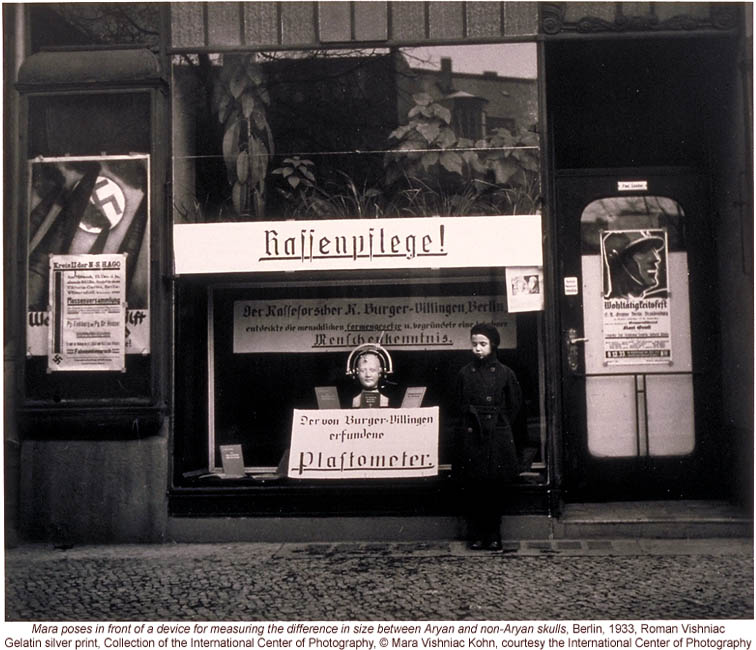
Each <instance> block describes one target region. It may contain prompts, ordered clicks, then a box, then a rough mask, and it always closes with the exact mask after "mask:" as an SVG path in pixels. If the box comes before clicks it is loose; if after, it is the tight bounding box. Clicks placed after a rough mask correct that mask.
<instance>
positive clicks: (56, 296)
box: [48, 254, 126, 371]
mask: <svg viewBox="0 0 756 650" xmlns="http://www.w3.org/2000/svg"><path fill="white" fill-rule="evenodd" d="M50 297H51V300H52V311H51V320H52V326H51V327H50V328H49V332H50V345H49V350H50V353H49V355H48V369H49V370H50V371H59V370H118V371H123V370H125V356H124V355H125V349H126V348H125V340H124V339H125V336H124V333H125V302H126V256H125V255H122V254H113V255H51V256H50Z"/></svg>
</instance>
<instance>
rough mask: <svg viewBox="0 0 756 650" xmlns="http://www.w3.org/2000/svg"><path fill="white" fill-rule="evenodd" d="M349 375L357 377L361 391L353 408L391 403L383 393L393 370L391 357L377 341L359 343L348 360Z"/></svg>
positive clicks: (355, 398)
mask: <svg viewBox="0 0 756 650" xmlns="http://www.w3.org/2000/svg"><path fill="white" fill-rule="evenodd" d="M346 372H347V375H350V376H352V377H354V378H355V379H357V381H358V382H359V383H360V387H361V391H360V393H359V394H358V395H356V396H355V397H354V399H353V400H352V407H353V408H375V407H386V406H388V405H389V403H388V397H386V396H385V395H384V394H383V393H381V385H382V383H383V381H384V379H385V378H386V375H389V374H391V373H392V372H393V364H392V362H391V357H390V356H389V353H388V352H387V351H386V349H385V348H383V347H382V346H380V345H378V344H377V343H363V344H362V345H358V346H357V347H356V348H355V349H354V350H352V353H351V354H350V355H349V359H348V360H347V369H346Z"/></svg>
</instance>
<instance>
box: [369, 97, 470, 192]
mask: <svg viewBox="0 0 756 650" xmlns="http://www.w3.org/2000/svg"><path fill="white" fill-rule="evenodd" d="M412 99H413V101H414V102H415V105H414V106H413V107H412V108H411V109H410V111H409V113H408V115H407V117H408V118H409V122H408V123H407V124H404V125H402V126H400V127H398V128H396V129H394V131H392V132H391V134H390V135H389V141H390V142H391V141H392V140H394V141H396V144H395V145H394V146H393V147H392V151H391V152H390V153H388V154H386V158H385V160H384V166H385V168H386V184H387V185H392V184H394V183H395V182H396V181H398V180H401V179H407V178H420V179H425V180H426V181H428V182H430V181H431V179H432V178H433V177H434V176H437V174H438V171H439V168H443V169H444V170H446V171H447V172H449V173H451V174H456V175H458V176H460V177H461V175H462V172H463V166H464V162H465V161H466V160H467V161H470V159H471V157H470V156H469V155H467V154H469V153H470V152H469V151H467V152H462V151H459V150H458V149H459V148H460V147H470V146H471V145H472V142H471V141H467V140H459V139H458V138H457V135H456V134H455V133H454V130H453V129H452V128H451V126H450V124H451V111H450V110H449V109H448V108H446V107H445V106H442V105H441V104H439V103H438V102H436V101H434V100H433V97H431V95H429V94H428V93H417V94H415V95H413V96H412Z"/></svg>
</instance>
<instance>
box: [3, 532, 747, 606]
mask: <svg viewBox="0 0 756 650" xmlns="http://www.w3.org/2000/svg"><path fill="white" fill-rule="evenodd" d="M5 569H6V574H5V579H6V586H5V596H6V603H5V606H6V612H5V619H6V620H8V621H19V620H20V621H62V620H70V621H77V620H92V621H97V620H115V621H120V620H122V621H129V620H142V621H155V620H170V621H203V620H207V621H217V620H236V621H240V620H244V621H261V620H281V621H286V620H302V621H314V620H319V621H330V620H372V621H381V620H384V621H399V620H418V621H420V620H444V621H461V620H554V619H562V620H565V619H642V618H651V619H691V618H692V619H719V618H721V619H737V618H748V619H752V618H753V615H754V609H753V603H754V590H753V586H754V585H753V544H752V540H750V539H747V540H732V539H718V540H687V541H685V540H604V541H602V540H596V541H585V540H584V541H574V540H573V541H562V542H559V541H556V542H555V541H544V542H537V541H536V542H526V541H523V542H514V543H510V544H507V545H505V552H504V553H490V552H472V551H468V550H466V549H465V548H464V546H463V545H462V544H461V543H458V542H418V543H412V542H396V543H356V542H350V543H342V544H326V543H324V544H254V543H235V544H166V545H154V546H149V545H119V546H89V547H86V546H84V547H74V548H71V549H67V550H62V549H53V548H51V547H49V546H48V547H45V546H21V547H19V548H15V549H10V550H7V551H6V556H5Z"/></svg>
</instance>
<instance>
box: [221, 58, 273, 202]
mask: <svg viewBox="0 0 756 650" xmlns="http://www.w3.org/2000/svg"><path fill="white" fill-rule="evenodd" d="M269 103H270V98H269V96H268V91H267V89H266V87H265V85H264V77H263V73H262V68H261V67H260V65H259V64H257V63H256V62H255V61H254V54H246V55H243V56H226V57H225V59H224V64H223V67H222V68H221V72H220V75H219V76H218V78H217V81H216V83H215V86H214V88H213V107H214V109H215V111H216V114H217V117H218V120H219V121H220V123H221V124H223V125H224V134H223V159H224V161H225V164H226V171H227V174H228V182H229V184H230V185H231V200H232V203H233V205H234V208H235V209H236V211H237V213H238V214H239V216H242V217H249V216H255V217H262V216H263V214H264V207H265V198H264V195H265V178H266V176H267V173H268V161H269V159H270V157H271V156H272V155H273V134H272V132H271V130H270V125H269V124H268V119H267V106H268V104H269Z"/></svg>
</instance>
